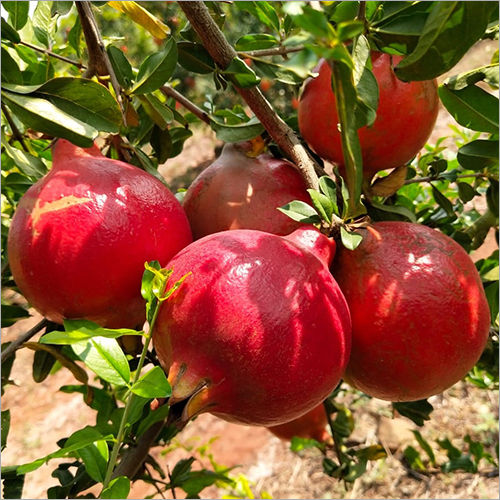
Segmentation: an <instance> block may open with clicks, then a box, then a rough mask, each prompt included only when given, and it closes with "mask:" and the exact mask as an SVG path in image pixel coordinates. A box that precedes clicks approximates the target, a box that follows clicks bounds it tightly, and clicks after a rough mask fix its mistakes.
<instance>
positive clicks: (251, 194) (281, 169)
mask: <svg viewBox="0 0 500 500" xmlns="http://www.w3.org/2000/svg"><path fill="white" fill-rule="evenodd" d="M249 148H250V143H249V142H244V143H240V144H226V145H225V146H224V149H223V150H222V154H221V155H220V156H219V158H217V160H215V161H214V162H213V163H212V164H211V165H210V166H209V167H208V168H207V169H205V170H204V171H203V172H202V173H201V174H200V175H199V176H198V177H197V178H196V179H195V180H194V181H193V183H192V184H191V186H190V187H189V189H188V190H187V192H186V196H185V198H184V202H183V207H184V210H185V211H186V214H187V216H188V219H189V223H190V224H191V229H192V231H193V237H194V239H198V238H201V237H203V236H206V235H207V234H212V233H216V232H218V231H225V230H227V229H257V230H259V231H266V232H268V233H273V234H279V235H285V234H289V233H291V232H292V231H294V230H295V229H297V228H298V227H299V226H300V223H299V222H295V221H294V220H292V219H290V217H287V216H286V215H285V214H283V213H281V212H280V211H279V210H277V207H281V206H283V205H285V204H286V203H289V202H290V201H292V200H302V201H305V202H310V197H309V195H308V193H307V191H306V185H305V184H304V181H303V179H302V177H301V175H300V173H299V172H298V170H297V169H296V168H295V167H294V166H293V165H292V164H291V163H289V162H288V161H286V160H278V159H276V158H273V157H272V156H271V155H269V154H261V155H259V156H257V157H252V156H248V154H247V153H248V152H249V151H248V150H249Z"/></svg>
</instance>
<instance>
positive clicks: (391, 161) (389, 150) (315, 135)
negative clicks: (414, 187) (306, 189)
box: [298, 52, 439, 176]
mask: <svg viewBox="0 0 500 500" xmlns="http://www.w3.org/2000/svg"><path fill="white" fill-rule="evenodd" d="M401 59H402V58H401V57H399V56H390V55H389V54H383V53H381V52H373V53H372V64H373V69H372V71H373V74H374V76H375V78H376V80H377V82H378V86H379V105H378V109H377V118H376V119H375V122H374V123H373V125H372V126H370V127H362V128H360V129H359V130H358V135H359V141H360V145H361V152H362V158H363V172H364V175H365V176H373V175H374V174H375V173H376V172H378V171H379V170H384V169H388V168H395V167H399V166H401V165H404V164H406V163H407V162H409V161H410V160H411V159H412V158H413V157H414V156H415V155H416V154H417V153H418V152H419V151H420V149H422V147H423V146H424V145H425V143H426V141H427V139H428V138H429V136H430V134H431V132H432V129H433V128H434V123H435V122H436V118H437V114H438V110H439V97H438V93H437V80H426V81H419V82H409V83H406V82H402V81H401V80H399V79H398V78H397V77H396V75H395V73H394V71H393V69H392V67H393V66H395V65H396V64H397V63H398V62H399V61H400V60H401ZM315 72H317V73H319V75H318V76H317V77H316V78H312V79H309V80H307V81H306V84H305V86H304V90H303V93H302V95H301V97H300V103H299V109H298V119H299V129H300V133H301V134H302V136H303V138H304V140H305V141H306V142H307V143H308V144H309V145H310V146H311V147H312V148H313V149H314V151H315V152H316V153H317V154H318V155H319V156H321V157H322V158H325V159H327V160H330V161H333V162H335V163H337V164H338V165H339V166H340V167H343V163H344V158H343V156H342V144H341V136H340V132H339V129H338V121H339V119H338V114H337V108H336V102H335V95H334V93H333V90H332V88H331V69H330V66H329V65H328V62H327V61H326V60H324V59H322V60H321V61H320V62H319V64H318V66H317V67H316V69H315Z"/></svg>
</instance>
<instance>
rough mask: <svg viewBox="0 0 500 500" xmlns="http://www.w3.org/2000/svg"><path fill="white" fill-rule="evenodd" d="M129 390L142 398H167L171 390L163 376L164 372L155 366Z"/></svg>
mask: <svg viewBox="0 0 500 500" xmlns="http://www.w3.org/2000/svg"><path fill="white" fill-rule="evenodd" d="M130 390H131V391H132V392H133V393H134V394H137V396H141V397H142V398H150V399H152V398H168V397H169V396H170V395H171V394H172V388H171V387H170V383H169V382H168V380H167V377H166V376H165V372H164V371H163V369H162V368H161V367H159V366H155V367H154V368H152V369H151V370H149V371H148V372H147V373H145V374H144V375H142V376H141V378H140V379H139V380H138V381H137V382H136V383H135V384H134V385H133V386H132V387H131V388H130Z"/></svg>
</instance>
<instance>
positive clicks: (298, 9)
mask: <svg viewBox="0 0 500 500" xmlns="http://www.w3.org/2000/svg"><path fill="white" fill-rule="evenodd" d="M293 4H295V5H293ZM283 10H284V11H285V12H286V13H287V14H288V15H290V16H291V17H292V19H293V22H294V24H295V26H298V27H299V28H302V29H303V30H305V31H307V32H308V33H311V35H314V36H315V37H316V38H320V39H321V38H323V39H325V40H329V41H333V40H335V38H336V36H335V31H334V29H333V27H332V26H331V25H330V23H329V22H328V18H327V16H326V14H325V13H324V12H322V11H320V10H316V9H313V8H312V7H310V6H309V5H306V4H304V3H302V2H300V3H299V2H288V3H287V4H285V5H284V6H283Z"/></svg>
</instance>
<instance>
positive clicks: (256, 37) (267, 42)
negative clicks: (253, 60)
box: [235, 33, 279, 52]
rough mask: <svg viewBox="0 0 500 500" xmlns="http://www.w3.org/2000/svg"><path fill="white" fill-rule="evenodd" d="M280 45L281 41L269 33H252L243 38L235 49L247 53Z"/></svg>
mask: <svg viewBox="0 0 500 500" xmlns="http://www.w3.org/2000/svg"><path fill="white" fill-rule="evenodd" d="M278 44H279V40H278V39H277V38H276V37H275V36H274V35H270V34H269V33H251V34H249V35H245V36H242V37H241V38H240V39H239V40H238V41H237V42H236V45H235V49H236V50H239V51H242V52H245V51H247V50H261V49H268V48H270V47H274V46H276V45H278Z"/></svg>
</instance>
